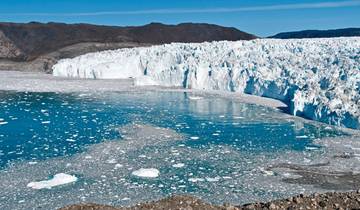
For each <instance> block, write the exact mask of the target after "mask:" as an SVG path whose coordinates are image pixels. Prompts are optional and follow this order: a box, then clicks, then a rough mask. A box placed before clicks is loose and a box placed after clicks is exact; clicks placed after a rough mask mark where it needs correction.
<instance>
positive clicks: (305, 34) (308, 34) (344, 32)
mask: <svg viewBox="0 0 360 210" xmlns="http://www.w3.org/2000/svg"><path fill="white" fill-rule="evenodd" d="M350 36H360V28H344V29H334V30H306V31H294V32H284V33H279V34H276V35H275V36H271V37H269V38H276V39H303V38H332V37H350Z"/></svg>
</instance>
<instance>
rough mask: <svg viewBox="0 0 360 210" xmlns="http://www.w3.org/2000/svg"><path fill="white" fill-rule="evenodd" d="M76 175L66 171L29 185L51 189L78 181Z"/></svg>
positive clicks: (34, 187)
mask: <svg viewBox="0 0 360 210" xmlns="http://www.w3.org/2000/svg"><path fill="white" fill-rule="evenodd" d="M77 179H78V178H77V177H76V176H72V175H69V174H65V173H59V174H56V175H55V176H54V177H53V178H52V179H49V180H44V181H39V182H30V183H29V184H28V185H27V187H30V188H33V189H36V190H40V189H51V188H52V187H56V186H59V185H64V184H69V183H72V182H76V181H77Z"/></svg>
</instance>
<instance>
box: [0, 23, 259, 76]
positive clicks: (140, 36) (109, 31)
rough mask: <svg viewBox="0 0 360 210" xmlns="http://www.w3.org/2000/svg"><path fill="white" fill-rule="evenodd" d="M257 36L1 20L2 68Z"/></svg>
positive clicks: (201, 27) (195, 28)
mask: <svg viewBox="0 0 360 210" xmlns="http://www.w3.org/2000/svg"><path fill="white" fill-rule="evenodd" d="M254 38H256V37H255V36H253V35H251V34H248V33H245V32H242V31H239V30H237V29H235V28H226V27H221V26H217V25H211V24H193V23H184V24H179V25H164V24H160V23H151V24H149V25H145V26H139V27H116V26H96V25H89V24H62V23H47V24H43V23H37V22H31V23H27V24H19V23H0V69H1V70H23V71H45V72H49V71H51V66H52V65H53V64H54V63H56V62H57V60H59V59H62V58H72V57H75V56H78V55H81V54H85V53H88V52H95V51H101V50H108V49H118V48H124V47H137V46H144V45H154V44H164V43H171V42H204V41H215V40H249V39H254Z"/></svg>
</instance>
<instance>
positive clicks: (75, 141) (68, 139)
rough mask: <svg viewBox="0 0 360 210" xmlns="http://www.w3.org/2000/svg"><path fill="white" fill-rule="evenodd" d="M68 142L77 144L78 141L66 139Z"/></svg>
mask: <svg viewBox="0 0 360 210" xmlns="http://www.w3.org/2000/svg"><path fill="white" fill-rule="evenodd" d="M66 141H68V142H76V140H74V139H66Z"/></svg>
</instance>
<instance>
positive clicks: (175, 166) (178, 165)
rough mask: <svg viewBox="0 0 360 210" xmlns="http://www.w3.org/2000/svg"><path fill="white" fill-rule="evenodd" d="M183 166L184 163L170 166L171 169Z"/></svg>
mask: <svg viewBox="0 0 360 210" xmlns="http://www.w3.org/2000/svg"><path fill="white" fill-rule="evenodd" d="M184 166H185V164H184V163H176V164H174V165H172V167H174V168H182V167H184Z"/></svg>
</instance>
